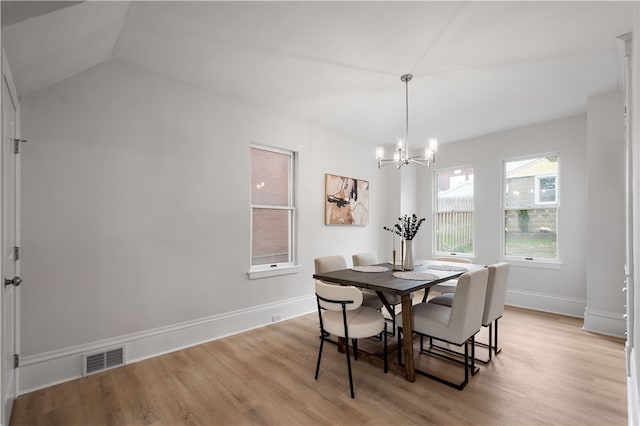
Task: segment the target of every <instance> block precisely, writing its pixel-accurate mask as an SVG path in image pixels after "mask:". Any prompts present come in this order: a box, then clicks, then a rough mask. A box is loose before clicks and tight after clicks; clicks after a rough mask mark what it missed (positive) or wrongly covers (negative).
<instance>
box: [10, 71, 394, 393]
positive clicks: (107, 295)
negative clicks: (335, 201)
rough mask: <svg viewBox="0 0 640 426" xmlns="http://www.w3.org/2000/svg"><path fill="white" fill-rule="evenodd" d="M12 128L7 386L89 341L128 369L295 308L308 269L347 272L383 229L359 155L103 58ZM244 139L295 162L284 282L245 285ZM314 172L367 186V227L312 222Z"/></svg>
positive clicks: (68, 364) (283, 117) (299, 123)
mask: <svg viewBox="0 0 640 426" xmlns="http://www.w3.org/2000/svg"><path fill="white" fill-rule="evenodd" d="M22 117H23V128H22V135H23V137H25V138H26V139H28V140H29V146H28V149H26V150H24V152H23V155H22V173H23V188H22V197H23V198H22V205H23V209H22V214H23V216H22V227H23V247H22V253H23V264H22V266H23V278H24V282H25V285H23V286H22V287H21V290H22V311H21V313H22V315H21V324H22V330H21V333H22V348H21V351H22V356H23V360H24V361H23V363H22V365H21V367H22V368H21V373H22V383H21V391H25V390H29V389H33V388H37V387H42V386H44V385H48V384H50V383H52V382H56V381H63V380H65V379H68V378H70V376H74V375H77V374H79V370H78V369H79V368H80V366H81V364H80V363H79V354H80V353H81V352H83V351H86V350H88V349H91V348H93V347H96V346H100V345H107V344H117V343H122V342H125V343H127V342H128V343H127V345H129V347H128V354H129V356H130V357H129V358H130V359H132V358H138V359H141V358H144V357H145V356H150V355H153V352H154V351H156V352H157V351H168V350H172V349H175V348H176V347H179V346H186V345H189V344H193V343H195V341H197V340H206V339H210V338H214V337H218V336H220V335H224V334H228V333H233V332H237V331H240V330H242V329H246V328H250V327H255V326H259V325H261V324H265V323H268V322H270V321H271V317H272V315H282V316H283V318H286V317H287V316H291V315H296V314H300V313H304V312H309V311H310V310H313V309H315V300H314V299H313V298H312V294H313V290H312V288H313V287H312V286H313V280H312V278H311V276H312V274H313V258H314V257H316V256H320V255H326V254H342V255H345V256H348V260H349V263H350V256H351V254H352V253H354V252H359V251H370V250H372V248H373V249H374V250H375V248H376V247H377V244H378V242H379V237H380V234H382V232H383V231H382V229H381V227H382V225H381V222H380V215H381V214H382V213H383V207H382V205H383V201H384V194H382V188H381V185H380V184H379V182H380V179H381V178H380V177H379V176H380V174H379V171H378V170H377V168H376V164H375V160H374V153H373V152H372V153H371V161H368V162H367V161H360V160H361V159H362V156H363V152H365V153H366V152H368V151H367V149H368V148H363V147H362V146H361V145H360V144H359V143H358V142H357V141H354V140H350V139H347V138H345V137H343V136H340V135H338V134H336V133H335V132H332V131H330V130H328V129H324V128H321V127H318V126H315V125H313V124H312V123H310V122H308V121H306V120H302V119H300V118H297V117H295V116H292V115H288V114H284V113H280V112H277V111H273V110H269V109H265V108H261V107H259V106H256V105H251V104H247V103H244V102H241V101H237V100H233V99H227V98H222V97H217V96H215V95H214V94H211V93H206V92H203V91H202V90H199V89H197V88H194V87H192V86H189V85H185V84H182V83H178V82H176V81H173V80H170V79H166V78H163V77H160V76H156V75H153V74H150V73H148V72H146V71H144V70H140V69H136V68H132V67H130V66H128V65H126V64H125V63H122V62H118V61H109V62H106V63H103V64H101V65H98V66H96V67H94V68H92V69H89V70H87V71H84V72H82V73H80V74H77V75H75V76H73V77H71V78H69V79H67V80H64V81H62V82H59V83H57V84H55V85H52V86H50V87H47V88H45V89H42V90H40V91H38V92H35V93H32V94H29V95H28V96H26V97H25V98H24V99H23V100H22ZM251 142H259V143H263V144H268V145H273V146H278V147H282V148H288V149H292V150H296V151H298V152H299V187H298V197H299V198H298V206H299V209H298V217H299V234H298V242H299V246H298V253H299V261H300V263H301V266H302V269H301V272H300V273H298V274H293V275H285V276H279V277H272V278H265V279H257V280H249V279H248V277H247V274H246V273H247V270H248V267H249V254H250V249H249V243H250V241H249V218H250V216H249V213H250V212H249V177H250V176H249V173H250V171H249V170H250V169H249V167H250V158H249V144H250V143H251ZM324 173H334V174H341V175H345V176H352V177H357V178H361V179H367V180H369V181H370V183H371V194H370V196H371V199H370V202H371V211H370V223H369V225H368V226H364V227H338V226H334V227H327V226H324V218H323V194H324ZM232 319H233V321H232ZM223 322H224V327H223ZM218 325H219V326H218ZM178 326H181V327H185V330H184V332H182V331H181V332H180V333H178V331H177V328H176V327H178ZM205 326H206V329H205V328H204V327H205ZM186 328H188V330H186ZM195 330H198V331H197V332H196V331H195ZM181 333H182V334H181ZM185 333H192V334H193V338H192V339H191V340H189V339H188V338H187V339H185V338H184V334H185ZM159 335H162V336H165V337H164V338H163V339H164V340H162V341H159V340H158V339H160V338H159V337H157V336H159ZM154 336H155V337H154ZM152 338H153V339H156V340H154V343H145V344H146V345H147V346H148V348H146V349H145V347H143V346H144V345H143V344H142V343H141V342H142V340H144V339H147V340H150V339H152ZM145 341H146V340H145ZM136 342H138V346H136ZM154 345H155V346H154ZM152 347H153V348H152ZM56 360H64V361H56ZM56 362H57V363H58V364H55V363H56ZM54 367H55V368H54ZM53 369H57V370H59V372H56V373H53V372H52V371H51V370H53ZM80 371H81V370H80Z"/></svg>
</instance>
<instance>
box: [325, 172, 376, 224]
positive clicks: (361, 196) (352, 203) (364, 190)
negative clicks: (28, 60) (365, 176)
mask: <svg viewBox="0 0 640 426" xmlns="http://www.w3.org/2000/svg"><path fill="white" fill-rule="evenodd" d="M324 192H325V194H324V224H325V225H360V226H364V225H366V224H367V223H368V221H369V181H366V180H362V179H354V178H350V177H344V176H336V175H331V174H325V175H324Z"/></svg>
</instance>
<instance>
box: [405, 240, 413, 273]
mask: <svg viewBox="0 0 640 426" xmlns="http://www.w3.org/2000/svg"><path fill="white" fill-rule="evenodd" d="M403 265H404V270H405V271H411V270H413V240H405V241H404V264H403Z"/></svg>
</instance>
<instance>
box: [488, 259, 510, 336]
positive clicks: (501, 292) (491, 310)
mask: <svg viewBox="0 0 640 426" xmlns="http://www.w3.org/2000/svg"><path fill="white" fill-rule="evenodd" d="M488 269H489V278H488V282H487V297H486V298H485V301H484V315H483V317H482V325H489V324H491V322H492V321H494V320H496V319H498V318H500V317H501V316H502V314H503V313H504V302H505V299H506V297H507V279H508V278H509V264H508V263H506V262H501V263H496V264H494V265H489V268H488Z"/></svg>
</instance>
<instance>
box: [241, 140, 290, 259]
mask: <svg viewBox="0 0 640 426" xmlns="http://www.w3.org/2000/svg"><path fill="white" fill-rule="evenodd" d="M293 168H294V153H293V152H289V151H284V150H277V149H274V148H266V147H263V146H252V147H251V270H253V271H259V270H266V269H272V268H273V269H277V268H279V267H282V266H290V265H293V263H294V247H293V246H294V230H295V220H294V210H295V204H294V196H293V195H294V191H293V176H294V173H293Z"/></svg>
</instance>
